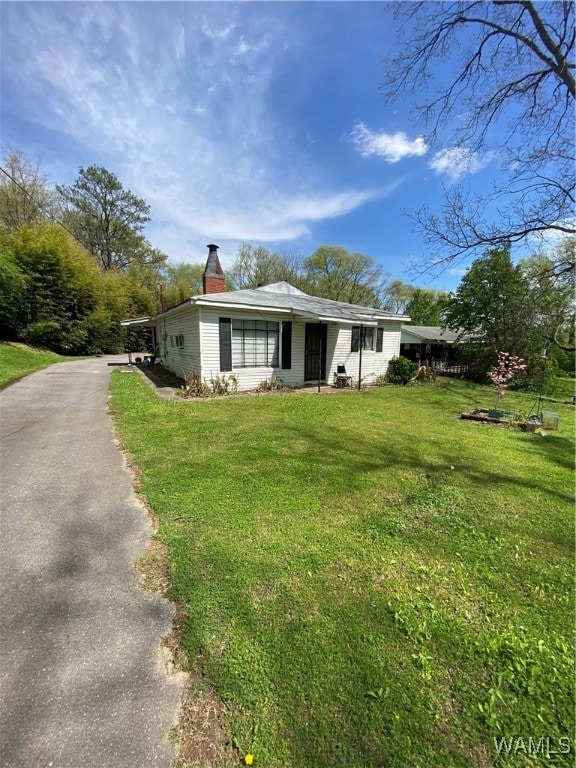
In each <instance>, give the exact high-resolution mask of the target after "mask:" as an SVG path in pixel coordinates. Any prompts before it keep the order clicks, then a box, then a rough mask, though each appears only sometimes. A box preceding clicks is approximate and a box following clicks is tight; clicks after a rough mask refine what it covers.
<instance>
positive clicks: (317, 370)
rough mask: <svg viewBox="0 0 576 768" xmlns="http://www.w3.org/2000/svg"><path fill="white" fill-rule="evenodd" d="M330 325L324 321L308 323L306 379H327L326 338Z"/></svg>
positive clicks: (305, 360) (305, 342)
mask: <svg viewBox="0 0 576 768" xmlns="http://www.w3.org/2000/svg"><path fill="white" fill-rule="evenodd" d="M327 331H328V327H327V326H326V325H323V324H322V323H306V335H305V339H304V380H305V381H318V379H319V378H320V379H321V380H325V379H326V338H327Z"/></svg>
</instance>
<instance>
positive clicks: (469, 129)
mask: <svg viewBox="0 0 576 768" xmlns="http://www.w3.org/2000/svg"><path fill="white" fill-rule="evenodd" d="M394 5H395V11H394V16H395V19H396V20H397V21H399V22H401V29H400V32H399V36H398V37H399V39H398V46H397V48H396V49H395V50H396V51H399V53H395V54H393V55H392V56H390V57H389V58H388V59H386V60H385V63H386V64H387V69H386V75H385V79H384V82H383V84H382V90H383V91H384V93H385V95H386V97H387V99H388V100H392V99H395V98H402V97H405V95H406V93H412V94H414V95H415V97H416V103H415V105H414V109H415V112H416V115H417V116H419V119H420V120H421V121H422V123H423V124H424V125H425V126H427V128H428V129H429V133H428V135H427V142H428V144H429V145H430V146H434V145H435V144H436V145H438V143H439V140H440V139H441V138H443V139H444V146H446V143H445V141H446V133H445V129H449V130H450V132H451V137H450V141H451V142H452V145H453V146H460V147H466V148H467V149H468V150H469V151H470V152H478V153H481V152H491V153H492V155H493V156H494V157H495V158H497V159H498V160H499V161H500V164H501V170H502V172H503V174H504V182H503V183H502V184H501V185H500V186H495V187H494V189H493V191H492V192H491V193H490V194H489V195H487V196H484V197H480V196H476V195H470V194H466V193H465V192H464V191H463V189H461V188H459V187H454V186H451V187H449V188H445V190H444V194H445V203H444V205H443V207H442V210H441V212H440V213H438V212H436V213H434V212H431V211H430V210H428V209H427V208H422V209H421V210H420V211H418V212H417V213H415V214H414V213H413V214H411V217H412V219H413V221H414V224H415V227H416V229H417V231H419V232H420V233H421V234H422V236H423V238H424V242H425V243H426V244H427V245H428V246H429V248H430V251H429V255H428V256H427V257H426V259H425V260H424V263H421V264H420V265H419V267H420V270H421V271H427V270H429V269H431V268H432V269H436V270H437V269H438V268H440V269H444V268H446V267H447V266H449V265H451V264H453V263H455V262H457V261H458V260H460V259H463V258H464V257H466V256H468V255H469V254H471V253H473V252H475V251H477V250H484V249H485V248H487V247H491V246H494V245H498V244H502V243H505V242H508V243H511V242H520V241H526V240H527V239H529V238H532V237H533V236H536V235H538V234H541V235H543V234H545V233H547V232H548V231H556V232H560V233H563V234H567V235H571V234H574V233H575V232H576V229H575V226H574V224H575V218H576V217H575V211H574V200H575V189H574V168H573V163H574V133H575V131H574V128H575V125H574V100H575V96H576V88H575V80H574V69H575V65H574V45H575V34H574V4H573V3H571V2H560V1H558V0H553V2H548V3H534V2H531V1H530V0H492V1H491V2H486V1H485V0H472V1H470V2H442V3H431V2H418V3H395V4H394ZM447 69H450V71H451V72H452V73H453V74H452V76H451V77H450V78H449V79H448V80H447V81H446V79H445V77H446V75H445V72H446V70H447ZM437 75H438V77H437ZM442 78H444V79H442ZM454 126H456V127H454Z"/></svg>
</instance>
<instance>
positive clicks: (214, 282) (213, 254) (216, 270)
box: [202, 243, 226, 294]
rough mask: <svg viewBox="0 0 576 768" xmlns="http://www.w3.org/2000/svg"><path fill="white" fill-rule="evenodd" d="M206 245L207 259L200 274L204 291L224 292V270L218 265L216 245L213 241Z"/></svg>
mask: <svg viewBox="0 0 576 768" xmlns="http://www.w3.org/2000/svg"><path fill="white" fill-rule="evenodd" d="M207 247H208V261H207V262H206V269H205V270H204V274H203V275H202V285H203V286H204V293H205V294H206V293H224V291H225V290H226V281H225V280H224V272H223V271H222V267H221V266H220V259H219V258H218V246H217V245H214V243H210V245H209V246H207Z"/></svg>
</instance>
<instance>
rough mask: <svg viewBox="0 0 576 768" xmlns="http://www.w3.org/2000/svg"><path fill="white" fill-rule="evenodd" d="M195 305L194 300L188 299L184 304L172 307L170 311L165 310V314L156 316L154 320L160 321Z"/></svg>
mask: <svg viewBox="0 0 576 768" xmlns="http://www.w3.org/2000/svg"><path fill="white" fill-rule="evenodd" d="M193 305H194V299H186V301H184V302H182V304H177V305H176V306H175V307H170V309H165V310H164V312H160V314H158V315H156V317H155V318H154V320H160V318H162V317H167V316H168V315H172V314H173V313H174V312H179V311H181V310H183V309H188V307H190V306H193Z"/></svg>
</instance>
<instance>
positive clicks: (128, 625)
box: [0, 356, 182, 768]
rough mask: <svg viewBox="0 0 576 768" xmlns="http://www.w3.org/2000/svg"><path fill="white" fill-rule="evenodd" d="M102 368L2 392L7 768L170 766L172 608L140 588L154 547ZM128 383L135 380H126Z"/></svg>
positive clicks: (0, 655)
mask: <svg viewBox="0 0 576 768" xmlns="http://www.w3.org/2000/svg"><path fill="white" fill-rule="evenodd" d="M119 361H123V362H125V361H126V357H125V356H123V357H120V358H114V357H104V358H98V359H90V360H83V361H73V362H68V363H60V364H57V365H53V366H51V367H50V368H47V369H45V370H43V371H40V372H38V373H34V374H31V375H30V376H28V377H26V378H25V379H23V380H21V381H20V382H17V383H16V384H14V385H12V386H11V387H8V388H7V389H6V390H4V391H3V392H1V393H0V417H1V418H0V459H1V463H0V472H1V496H0V502H1V516H0V716H1V722H0V733H1V735H0V765H2V766H5V768H92V767H93V768H160V767H162V768H164V767H166V768H168V767H169V766H171V765H172V764H173V762H174V758H175V750H174V748H173V747H172V746H171V745H170V743H169V741H168V733H169V730H170V727H171V725H173V724H174V721H175V718H176V715H177V711H178V706H179V703H180V697H181V693H182V689H181V684H180V682H179V681H178V679H177V678H176V677H174V676H169V675H168V674H167V672H166V670H165V667H164V662H163V658H162V652H161V644H160V641H161V638H162V636H164V635H166V634H167V633H168V632H169V630H170V626H171V619H172V611H171V608H170V605H169V604H168V603H167V602H166V601H165V600H163V599H161V598H159V597H158V596H156V595H152V594H150V593H148V592H145V591H144V590H142V589H141V588H140V587H139V582H138V575H137V573H136V571H135V569H134V567H133V563H134V561H135V560H136V559H137V558H138V557H139V556H140V555H141V554H142V553H143V551H144V549H145V546H146V543H147V540H148V538H149V536H150V525H149V521H148V517H147V514H146V512H145V510H144V509H143V508H142V507H141V506H140V505H139V504H138V502H137V500H136V498H135V496H134V493H133V490H132V485H131V480H130V476H129V474H128V472H127V471H126V469H125V467H124V463H123V459H122V456H121V454H120V452H119V451H118V448H117V445H116V442H115V437H114V430H113V425H112V421H111V418H110V416H109V415H108V412H107V399H108V391H107V387H108V382H109V377H110V371H111V370H112V368H111V367H110V366H109V365H108V363H118V362H119ZM127 375H132V374H127Z"/></svg>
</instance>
